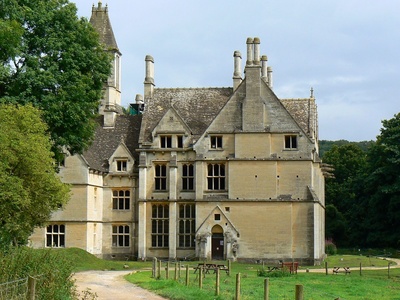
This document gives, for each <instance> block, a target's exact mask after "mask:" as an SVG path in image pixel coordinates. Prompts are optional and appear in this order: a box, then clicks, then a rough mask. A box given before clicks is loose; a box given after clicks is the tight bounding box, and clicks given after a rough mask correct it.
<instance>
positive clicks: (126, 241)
mask: <svg viewBox="0 0 400 300" xmlns="http://www.w3.org/2000/svg"><path fill="white" fill-rule="evenodd" d="M114 229H115V230H114ZM120 230H122V232H120ZM126 230H127V231H128V232H126ZM130 245H131V228H130V226H129V225H127V224H113V225H112V228H111V246H112V247H113V248H129V247H130Z"/></svg>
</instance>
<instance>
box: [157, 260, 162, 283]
mask: <svg viewBox="0 0 400 300" xmlns="http://www.w3.org/2000/svg"><path fill="white" fill-rule="evenodd" d="M160 278H161V260H159V261H158V268H157V279H160Z"/></svg>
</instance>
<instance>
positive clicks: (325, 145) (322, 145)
mask: <svg viewBox="0 0 400 300" xmlns="http://www.w3.org/2000/svg"><path fill="white" fill-rule="evenodd" d="M372 144H374V141H361V142H350V141H347V140H338V141H327V140H320V141H319V142H318V146H319V156H320V157H322V158H324V155H325V153H326V152H327V151H329V150H331V148H332V147H333V146H338V147H341V146H345V145H355V146H357V147H359V148H360V149H361V150H363V151H364V152H367V151H368V149H369V147H371V145H372Z"/></svg>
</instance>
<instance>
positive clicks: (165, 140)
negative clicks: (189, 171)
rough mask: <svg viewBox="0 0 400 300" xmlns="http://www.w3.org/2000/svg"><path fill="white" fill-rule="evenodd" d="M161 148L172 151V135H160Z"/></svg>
mask: <svg viewBox="0 0 400 300" xmlns="http://www.w3.org/2000/svg"><path fill="white" fill-rule="evenodd" d="M160 148H161V149H171V148H172V135H169V134H168V135H167V134H166V135H160Z"/></svg>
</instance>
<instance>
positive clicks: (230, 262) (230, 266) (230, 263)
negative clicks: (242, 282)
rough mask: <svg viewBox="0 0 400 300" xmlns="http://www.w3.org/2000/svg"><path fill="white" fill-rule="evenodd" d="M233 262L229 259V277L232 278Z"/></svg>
mask: <svg viewBox="0 0 400 300" xmlns="http://www.w3.org/2000/svg"><path fill="white" fill-rule="evenodd" d="M231 268H232V261H231V260H230V259H228V276H231Z"/></svg>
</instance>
